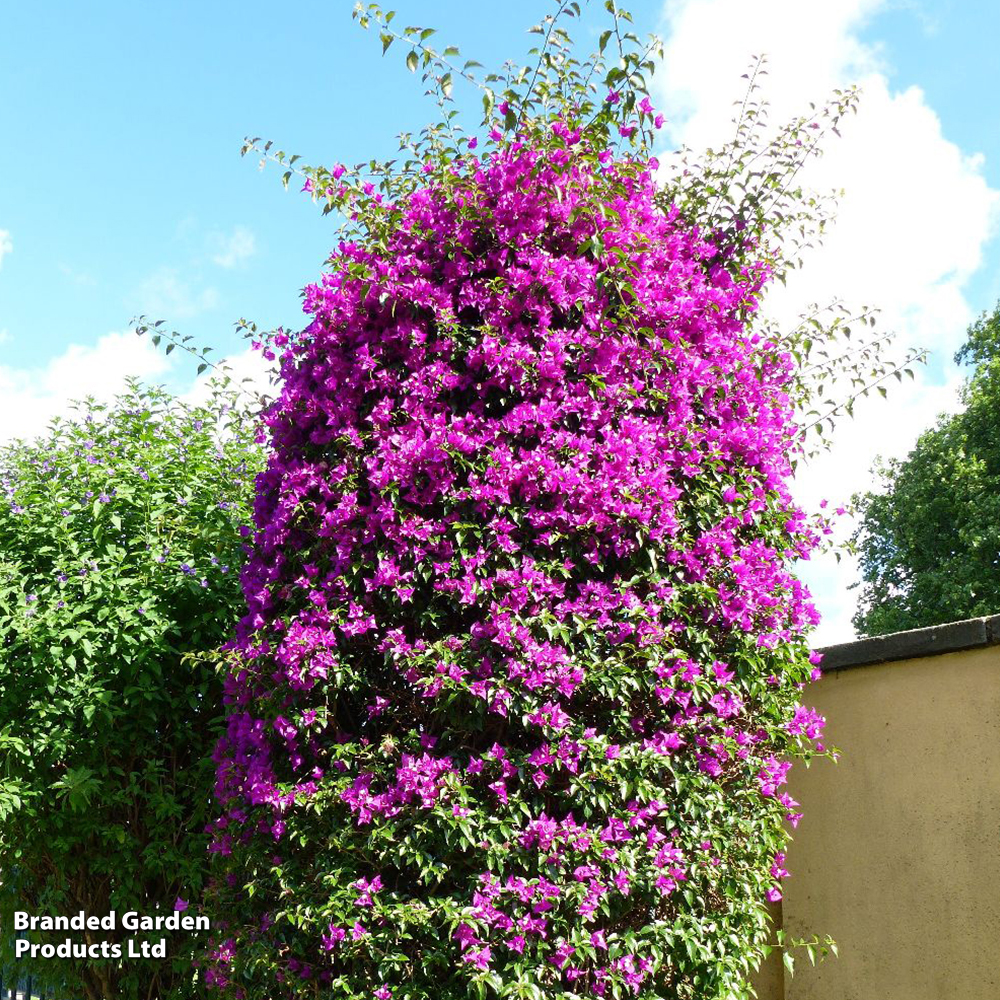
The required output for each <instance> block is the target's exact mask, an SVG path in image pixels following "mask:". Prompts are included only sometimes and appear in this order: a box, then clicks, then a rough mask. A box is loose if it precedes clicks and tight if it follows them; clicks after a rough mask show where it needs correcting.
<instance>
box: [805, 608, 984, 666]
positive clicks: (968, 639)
mask: <svg viewBox="0 0 1000 1000" xmlns="http://www.w3.org/2000/svg"><path fill="white" fill-rule="evenodd" d="M995 645H1000V615H990V616H989V617H987V618H970V619H968V620H967V621H962V622H948V623H947V624H945V625H932V626H931V627H930V628H918V629H913V630H912V631H909V632H892V633H890V634H889V635H878V636H874V637H873V638H871V639H855V640H853V641H852V642H841V643H837V644H836V645H834V646H825V647H823V648H821V649H820V650H819V652H821V653H822V654H823V662H822V663H821V664H820V666H821V667H822V668H823V671H824V673H826V672H828V671H834V670H848V669H850V668H851V667H865V666H869V665H870V664H875V663H890V662H891V661H893V660H913V659H916V658H918V657H923V656H939V655H940V654H942V653H957V652H960V651H961V650H963V649H978V648H980V647H982V646H995Z"/></svg>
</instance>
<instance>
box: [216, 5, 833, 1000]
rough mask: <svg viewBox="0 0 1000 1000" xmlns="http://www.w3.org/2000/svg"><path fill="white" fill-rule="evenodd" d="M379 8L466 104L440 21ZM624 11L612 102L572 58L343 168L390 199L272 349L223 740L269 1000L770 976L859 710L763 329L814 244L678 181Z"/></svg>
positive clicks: (240, 929)
mask: <svg viewBox="0 0 1000 1000" xmlns="http://www.w3.org/2000/svg"><path fill="white" fill-rule="evenodd" d="M563 6H564V7H566V6H570V7H571V6H572V5H563ZM612 6H613V5H612ZM366 17H368V18H371V19H372V20H371V22H370V23H378V24H379V25H380V28H381V30H382V31H383V35H382V37H383V43H384V45H385V46H386V47H388V43H387V42H386V39H388V40H389V42H390V43H391V41H392V40H394V39H395V38H403V39H406V40H409V41H411V42H412V43H413V45H414V48H413V50H412V51H411V52H410V54H409V56H408V63H409V64H410V65H411V68H413V67H414V66H417V67H418V68H419V65H421V64H422V65H423V66H424V68H425V78H426V77H430V78H431V80H432V82H435V83H436V85H437V87H438V90H439V92H440V93H443V94H445V95H447V93H448V91H449V90H450V78H451V70H450V69H448V63H447V62H446V60H445V57H442V56H438V55H437V54H436V53H434V52H432V51H431V50H429V49H427V48H426V47H425V43H426V38H427V32H423V33H421V32H420V30H419V29H406V30H405V31H404V32H403V33H402V34H401V35H398V36H397V35H394V34H393V33H392V31H391V29H390V28H389V26H388V21H389V20H390V19H391V17H389V16H387V17H382V15H381V14H380V13H379V12H378V11H375V12H374V13H371V14H369V15H366ZM554 23H555V22H554V18H550V19H549V20H548V21H547V22H546V24H547V26H548V29H549V36H548V37H549V38H550V39H555V43H554V44H555V48H556V51H557V52H558V51H562V50H561V49H560V45H561V44H562V42H563V41H564V40H565V39H564V37H563V36H562V35H561V34H560V31H559V29H558V28H556V27H554ZM622 30H623V29H622V25H621V22H620V20H619V19H616V20H615V21H614V24H613V30H612V31H609V32H607V33H606V34H605V35H604V36H602V40H601V47H602V50H603V48H604V47H605V45H606V44H608V39H609V37H612V38H613V37H614V36H615V33H617V39H618V44H619V45H620V46H621V47H620V49H619V53H620V56H621V62H620V63H619V66H624V67H625V69H624V70H622V69H613V70H611V71H610V72H608V74H607V75H606V76H602V77H601V78H602V79H604V81H605V83H606V86H604V87H602V89H601V91H600V93H598V94H596V95H594V94H593V92H592V89H587V88H588V87H589V84H588V85H587V86H586V87H585V86H584V84H582V83H581V84H579V86H578V85H577V84H576V83H574V80H575V79H576V78H577V77H579V78H580V79H583V77H584V74H583V73H582V71H580V72H578V70H577V68H576V66H577V64H576V63H574V62H572V61H571V60H569V61H567V60H565V59H564V60H563V61H562V62H561V63H560V62H559V61H558V60H555V61H553V62H552V63H551V64H549V66H548V68H547V69H546V68H545V63H544V59H543V60H540V65H541V66H542V70H541V71H540V77H541V80H542V85H538V84H536V83H535V82H534V81H532V82H531V86H532V87H533V88H534V89H528V84H527V83H524V81H527V80H529V79H530V78H531V74H530V73H522V74H521V77H520V80H521V81H522V83H524V86H521V84H519V83H518V82H517V80H515V81H514V82H511V81H510V80H509V79H508V81H507V88H506V90H505V91H503V92H502V93H500V94H498V95H496V96H498V97H503V100H502V101H500V103H498V104H497V105H496V107H495V108H494V105H493V99H494V93H493V90H492V89H489V88H485V97H484V103H485V107H486V112H487V119H488V126H487V127H488V128H489V132H488V136H486V137H480V138H479V139H477V138H466V137H464V136H457V135H456V133H455V132H454V131H453V130H451V128H450V127H449V128H448V129H445V128H444V127H442V128H440V129H432V130H431V131H430V132H429V133H428V134H427V135H426V136H425V140H424V142H423V143H422V144H419V145H417V146H416V147H415V148H414V153H415V156H414V159H413V160H412V161H411V163H409V164H408V165H407V166H405V167H404V168H402V169H397V170H395V171H392V170H388V169H387V170H386V171H385V173H384V175H383V177H382V180H381V183H380V185H379V186H376V184H375V183H374V182H372V181H371V180H366V179H365V178H364V177H363V176H359V175H358V174H357V173H355V172H353V171H348V170H346V169H345V168H343V167H336V168H333V169H332V170H310V171H307V172H306V177H307V181H306V187H307V189H309V190H311V191H312V192H313V194H314V196H315V197H317V198H320V199H323V200H325V201H326V204H327V206H328V207H334V208H338V209H340V210H342V211H344V212H345V213H346V214H347V215H348V217H349V219H351V224H350V225H349V226H348V228H347V230H346V231H345V235H344V238H343V240H342V241H341V242H340V243H339V245H338V246H337V248H336V249H335V251H334V253H333V254H332V256H331V258H330V261H329V269H328V271H327V272H326V273H325V274H324V275H323V276H322V278H321V279H320V280H319V281H318V282H317V283H316V284H314V285H311V286H309V287H308V288H307V289H306V291H305V309H306V311H307V313H308V314H309V315H310V316H311V322H310V324H309V325H308V326H307V327H306V329H305V330H304V331H303V332H302V333H301V334H300V335H299V336H297V337H294V338H291V339H289V338H288V336H287V335H286V334H284V333H279V334H278V335H277V336H276V337H274V338H273V340H272V341H271V343H270V346H269V347H268V348H267V350H268V351H277V352H279V353H280V362H281V383H280V396H279V398H277V400H276V401H275V402H274V403H273V405H271V406H270V408H269V409H268V410H267V411H266V413H265V416H264V420H265V424H266V426H267V428H268V435H269V439H268V440H269V446H270V461H269V465H268V468H267V471H266V472H265V473H263V474H262V475H261V477H259V479H258V498H257V502H256V508H255V523H256V534H255V536H254V550H253V555H252V558H251V561H250V563H249V565H248V567H247V568H246V570H245V572H244V576H243V586H244V592H245V595H246V598H247V602H248V610H247V614H246V617H245V618H244V619H243V621H242V624H241V627H240V629H239V634H238V637H237V640H236V642H235V643H234V664H233V667H232V670H231V672H230V675H229V677H228V679H227V681H226V701H227V705H228V711H229V717H228V725H227V731H226V735H225V737H224V738H223V739H222V741H221V742H220V744H219V746H218V748H217V751H216V761H217V767H218V771H217V778H218V781H217V789H216V794H217V798H218V801H219V802H220V804H221V807H222V809H221V815H220V817H219V818H218V820H217V821H216V822H215V824H214V830H213V833H214V849H215V850H216V851H217V852H218V853H219V854H221V855H222V856H223V857H224V858H226V859H227V861H226V864H227V867H228V876H227V877H226V878H224V879H221V880H220V881H219V883H218V884H217V886H216V890H215V891H216V900H215V905H216V906H217V907H218V908H219V912H220V913H223V914H224V915H225V920H226V925H225V928H224V929H223V930H220V932H219V938H218V940H217V941H216V943H215V948H214V951H213V954H212V961H211V963H210V969H209V972H208V978H209V980H210V981H212V982H214V983H215V985H216V986H218V987H220V988H221V989H224V990H227V991H229V992H230V993H231V994H232V995H234V996H239V997H248V998H255V997H261V998H263V997H269V998H271V997H284V996H289V997H290V996H322V997H327V996H329V997H344V998H361V997H365V998H367V997H372V996H374V997H377V998H380V1000H386V998H389V997H393V998H396V1000H403V998H407V1000H418V998H420V1000H423V998H432V997H433V998H465V997H470V996H486V995H491V996H492V995H497V996H503V997H525V998H538V1000H540V998H542V997H546V998H548V997H589V996H597V997H604V996H607V997H620V996H635V997H641V998H654V997H692V998H694V997H699V998H700V997H706V998H707V997H721V996H727V997H728V996H734V997H735V996H746V995H748V994H747V992H746V990H747V986H746V979H747V976H748V971H749V970H750V969H752V967H753V966H754V965H755V964H756V962H757V961H759V958H760V955H761V953H762V946H763V944H764V941H765V938H766V930H767V924H766V917H765V904H766V901H767V900H768V899H771V900H776V899H778V898H780V892H781V889H780V886H781V880H782V878H783V877H784V876H785V875H786V872H785V870H784V868H783V862H784V853H783V851H784V848H785V844H786V840H787V829H788V826H789V825H792V826H794V824H795V823H797V821H798V819H799V814H798V812H797V803H796V802H795V801H794V800H793V799H791V798H790V797H789V796H788V794H787V792H786V790H785V788H784V785H785V782H786V776H787V772H788V768H789V759H790V758H792V757H795V756H802V755H809V754H810V753H812V752H813V749H814V747H813V741H814V740H815V739H816V738H817V737H818V736H819V735H820V730H821V726H822V719H820V718H819V717H818V716H817V715H816V714H815V712H813V711H812V710H810V709H809V708H806V707H803V705H802V704H801V703H800V691H801V688H802V687H803V685H804V683H805V682H806V681H807V680H808V679H809V678H810V676H814V675H815V674H816V672H817V669H816V666H815V663H816V659H817V658H816V657H815V655H813V654H810V651H809V649H808V645H807V641H806V637H807V634H808V631H809V629H810V627H811V626H812V625H813V624H814V623H815V622H816V620H817V616H816V612H815V611H814V609H813V607H812V605H811V604H810V602H809V597H808V594H807V592H806V591H805V589H804V588H803V587H802V585H801V584H800V583H799V582H798V581H797V580H796V579H795V577H794V576H793V574H792V572H791V569H790V566H791V563H792V562H793V561H794V560H796V559H798V558H800V557H805V556H808V554H809V552H810V551H811V550H812V549H813V548H814V547H815V545H816V544H817V542H818V539H819V534H820V530H821V527H822V526H821V525H818V524H816V523H814V522H811V521H810V520H809V519H807V517H806V516H805V515H804V514H803V512H802V511H801V510H799V509H798V508H797V507H796V506H795V504H794V503H793V502H792V500H791V498H790V496H789V493H788V488H787V484H788V480H789V476H790V473H791V461H792V460H793V459H794V457H795V456H796V455H797V454H798V453H799V451H800V449H801V428H800V424H799V422H798V421H797V420H796V416H795V407H796V405H797V404H799V403H800V402H801V395H800V393H799V389H798V387H799V386H800V383H799V382H798V381H797V379H798V374H797V370H796V364H795V359H794V358H793V355H792V353H791V351H790V349H789V343H788V342H787V341H786V342H782V341H780V340H779V339H778V338H777V337H776V336H774V335H771V334H769V333H768V332H767V331H765V330H762V329H760V328H759V326H758V323H757V322H756V313H757V308H758V305H759V302H760V299H761V296H762V294H763V292H764V289H765V288H766V286H767V284H768V282H769V281H770V280H771V279H772V277H773V275H774V274H775V272H783V270H784V266H785V265H784V264H783V263H782V262H781V261H780V259H779V256H780V255H779V253H778V250H777V249H776V244H775V243H774V242H773V241H772V240H771V238H770V237H771V235H772V234H770V233H769V232H768V231H767V230H766V229H765V228H764V227H763V224H762V222H761V219H760V218H757V219H756V220H753V219H751V221H752V222H753V224H750V225H748V224H747V221H746V219H745V218H743V219H741V218H737V217H734V216H730V217H728V223H727V225H713V226H709V225H705V224H702V223H699V221H698V219H697V218H696V217H695V213H694V211H693V208H692V206H696V205H697V204H705V203H707V202H708V201H711V200H713V199H712V198H711V197H709V195H711V194H713V192H709V193H708V194H706V187H705V186H704V184H703V186H702V187H701V188H700V189H698V191H697V192H696V195H697V196H696V197H695V196H692V197H689V198H688V199H687V200H685V199H684V198H683V197H680V196H676V197H674V196H672V195H671V194H670V191H669V189H668V191H667V192H666V193H665V192H664V189H663V188H662V187H660V186H658V184H657V181H656V175H655V172H656V168H657V164H656V161H655V160H653V159H652V158H651V157H650V153H649V143H650V141H651V137H652V132H653V130H655V128H657V127H659V125H660V124H661V123H662V119H661V117H660V116H658V115H657V114H656V112H655V110H654V109H653V108H652V106H651V105H650V103H649V100H648V98H645V97H643V96H642V93H641V91H640V90H638V89H637V88H639V86H640V81H641V71H642V70H643V69H644V67H645V65H646V64H645V62H644V56H643V54H642V53H641V52H640V53H639V54H635V53H634V52H633V49H632V48H631V47H630V45H629V42H628V39H629V38H631V37H632V36H628V35H624V36H623V35H622ZM556 65H559V66H561V67H562V68H561V69H553V68H552V67H553V66H556ZM595 65H597V66H600V65H601V63H600V60H599V57H598V58H597V59H595ZM567 66H568V67H569V68H568V69H567V68H566V67H567ZM591 75H592V74H591ZM494 79H495V78H490V77H488V78H487V81H488V82H492V81H493V80H494ZM567 81H569V82H568V83H567ZM560 88H562V89H560ZM539 95H541V96H539ZM446 121H450V119H446ZM795 140H796V136H795V135H792V139H791V140H790V141H792V142H794V141H795ZM479 141H483V144H484V150H483V151H480V150H479V148H478V145H479ZM278 158H279V159H283V154H278ZM286 180H287V177H286ZM376 180H377V178H376ZM692 190H694V184H693V182H692ZM699 199H700V200H699ZM757 204H758V205H759V204H760V203H759V201H758V202H757ZM817 749H818V750H820V751H822V749H823V748H822V745H820V746H819V747H818V748H817Z"/></svg>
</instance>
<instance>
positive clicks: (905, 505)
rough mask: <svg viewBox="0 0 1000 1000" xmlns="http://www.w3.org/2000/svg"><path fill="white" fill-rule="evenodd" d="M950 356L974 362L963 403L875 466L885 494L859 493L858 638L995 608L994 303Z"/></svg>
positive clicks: (998, 344) (999, 458) (998, 435)
mask: <svg viewBox="0 0 1000 1000" xmlns="http://www.w3.org/2000/svg"><path fill="white" fill-rule="evenodd" d="M955 361H956V363H959V364H961V363H963V362H966V363H970V364H972V365H973V372H972V374H971V376H970V377H969V379H968V381H967V382H966V384H965V386H964V387H963V390H962V397H961V398H962V403H963V404H964V407H965V408H964V409H963V410H962V411H961V412H960V413H956V414H954V415H950V416H943V417H941V418H940V419H939V420H938V422H937V424H936V426H935V427H933V428H932V429H930V430H928V431H926V432H925V433H923V434H921V436H920V438H919V439H918V440H917V443H916V445H915V447H914V448H913V450H912V451H911V452H910V454H909V455H908V456H907V457H906V458H905V459H902V460H899V459H891V460H890V461H888V462H886V463H885V464H883V465H880V466H879V467H877V472H878V474H879V475H880V477H881V480H882V487H883V489H882V491H881V492H877V493H876V492H869V493H865V494H864V495H863V496H861V497H858V498H855V499H856V502H857V503H858V509H859V512H860V515H861V524H860V527H859V528H858V531H857V532H856V534H855V536H854V542H855V543H856V544H857V546H858V548H859V552H860V557H861V572H862V576H863V580H864V586H863V589H862V592H861V598H860V601H859V609H858V612H857V614H856V615H855V616H854V625H855V627H856V628H857V629H858V631H859V633H861V634H862V635H884V634H885V633H887V632H898V631H900V630H903V629H912V628H921V627H923V626H926V625H938V624H941V623H942V622H949V621H958V620H960V619H963V618H973V617H977V616H980V615H992V614H997V613H1000V305H998V307H997V309H996V310H994V312H993V314H992V315H986V314H984V315H983V316H982V317H981V318H980V319H979V320H978V321H977V322H976V323H974V324H973V325H972V326H970V327H969V330H968V335H967V339H966V342H965V344H964V346H963V347H962V348H961V350H959V351H958V353H957V354H956V355H955Z"/></svg>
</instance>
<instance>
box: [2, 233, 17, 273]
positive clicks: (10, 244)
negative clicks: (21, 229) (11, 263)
mask: <svg viewBox="0 0 1000 1000" xmlns="http://www.w3.org/2000/svg"><path fill="white" fill-rule="evenodd" d="M13 249H14V240H13V238H12V237H11V235H10V231H9V230H7V229H0V267H3V259H4V257H6V256H7V254H9V253H10V252H11V251H12V250H13Z"/></svg>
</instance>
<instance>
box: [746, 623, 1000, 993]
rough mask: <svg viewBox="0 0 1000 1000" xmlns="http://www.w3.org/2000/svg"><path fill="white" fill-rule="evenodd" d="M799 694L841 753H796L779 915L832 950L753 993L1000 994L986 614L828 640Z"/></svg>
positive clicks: (999, 821)
mask: <svg viewBox="0 0 1000 1000" xmlns="http://www.w3.org/2000/svg"><path fill="white" fill-rule="evenodd" d="M824 652H825V654H826V656H825V659H824V662H823V668H824V670H825V671H826V674H825V676H824V677H823V679H822V680H821V681H820V682H819V683H818V684H816V685H814V686H812V687H811V688H810V689H809V692H808V695H809V698H808V701H809V703H810V704H813V705H815V706H816V707H817V708H818V709H819V711H820V712H821V713H822V714H823V715H825V716H826V717H827V719H828V723H827V730H826V732H827V737H828V739H827V742H828V744H830V745H834V746H837V747H838V748H839V749H840V750H841V751H842V757H841V760H840V763H839V764H837V765H834V764H832V763H830V762H829V761H826V760H820V761H817V762H815V763H814V764H813V766H812V767H811V768H809V769H808V770H806V769H805V768H804V767H803V766H802V765H796V767H795V769H794V770H793V772H792V776H791V779H790V785H791V788H790V791H791V794H792V795H793V797H794V798H796V799H798V800H799V801H800V802H801V803H802V811H803V812H804V813H805V818H804V819H803V820H802V822H801V823H800V825H799V828H798V830H797V831H796V833H795V840H794V842H793V844H792V845H791V848H790V850H789V852H788V863H787V865H786V867H787V868H788V869H789V871H790V872H791V878H789V879H788V880H787V881H786V882H785V884H784V887H783V888H784V892H785V898H784V900H783V902H782V903H781V905H780V910H779V914H778V919H779V921H780V923H781V925H782V926H783V927H784V929H785V932H786V933H787V934H788V935H790V936H792V937H805V938H808V937H812V936H813V935H814V934H818V935H819V936H820V937H821V938H822V937H823V936H825V935H826V934H830V935H832V936H833V938H834V939H835V940H836V942H837V945H838V947H839V950H840V957H839V958H834V957H832V956H831V957H829V958H827V959H826V960H825V961H824V962H822V963H821V964H820V965H818V966H817V967H815V968H812V967H811V966H810V965H809V962H808V959H807V957H806V955H805V954H804V952H801V951H799V952H795V953H794V954H795V955H796V961H795V975H794V976H793V977H789V976H788V975H787V973H785V972H784V970H783V968H782V965H781V961H780V956H777V955H775V956H772V958H771V959H770V960H769V961H768V963H767V964H766V965H765V967H764V968H762V969H761V972H760V975H759V977H758V990H759V993H760V997H761V1000H944V998H949V997H954V998H959V997H960V998H961V1000H997V998H998V997H1000V615H998V616H994V617H992V618H979V619H973V620H971V621H965V622H956V623H953V624H949V625H942V626H938V627H935V628H928V629H919V630H917V631H914V632H901V633H897V634H895V635H890V636H883V637H880V638H877V639H866V640H859V641H857V642H851V643H845V644H843V645H839V646H832V647H829V648H828V649H826V650H824Z"/></svg>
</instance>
